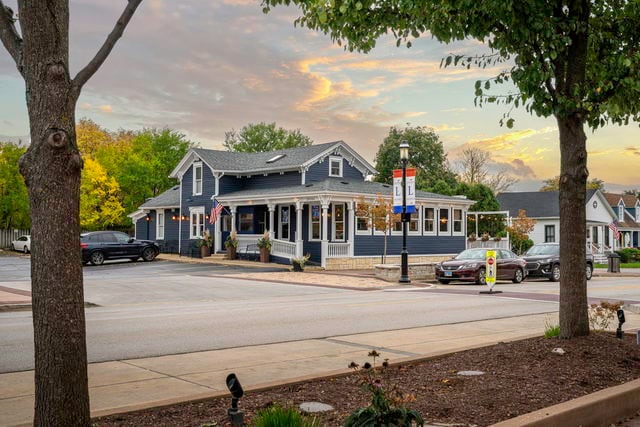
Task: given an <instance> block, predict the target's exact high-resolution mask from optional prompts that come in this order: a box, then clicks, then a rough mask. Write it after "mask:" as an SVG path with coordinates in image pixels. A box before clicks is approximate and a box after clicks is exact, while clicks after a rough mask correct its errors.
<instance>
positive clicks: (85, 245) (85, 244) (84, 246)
mask: <svg viewBox="0 0 640 427" xmlns="http://www.w3.org/2000/svg"><path fill="white" fill-rule="evenodd" d="M80 247H81V248H82V249H85V248H88V247H89V244H88V243H80Z"/></svg>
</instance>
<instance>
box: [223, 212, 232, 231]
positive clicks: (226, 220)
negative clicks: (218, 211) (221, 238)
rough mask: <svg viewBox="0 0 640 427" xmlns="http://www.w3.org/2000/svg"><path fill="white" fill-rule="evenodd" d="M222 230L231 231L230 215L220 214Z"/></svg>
mask: <svg viewBox="0 0 640 427" xmlns="http://www.w3.org/2000/svg"><path fill="white" fill-rule="evenodd" d="M222 231H231V216H229V215H223V216H222Z"/></svg>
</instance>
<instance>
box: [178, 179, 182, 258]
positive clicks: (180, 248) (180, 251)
mask: <svg viewBox="0 0 640 427" xmlns="http://www.w3.org/2000/svg"><path fill="white" fill-rule="evenodd" d="M178 255H182V177H180V207H179V208H178Z"/></svg>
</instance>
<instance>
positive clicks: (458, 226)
mask: <svg viewBox="0 0 640 427" xmlns="http://www.w3.org/2000/svg"><path fill="white" fill-rule="evenodd" d="M453 232H454V233H460V234H461V233H462V209H454V210H453Z"/></svg>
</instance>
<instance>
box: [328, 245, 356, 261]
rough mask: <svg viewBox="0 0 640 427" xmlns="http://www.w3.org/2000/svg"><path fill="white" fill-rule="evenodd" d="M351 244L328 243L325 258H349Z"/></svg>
mask: <svg viewBox="0 0 640 427" xmlns="http://www.w3.org/2000/svg"><path fill="white" fill-rule="evenodd" d="M350 246H351V243H348V242H347V243H329V250H328V254H327V258H344V257H348V256H349V248H350Z"/></svg>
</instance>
